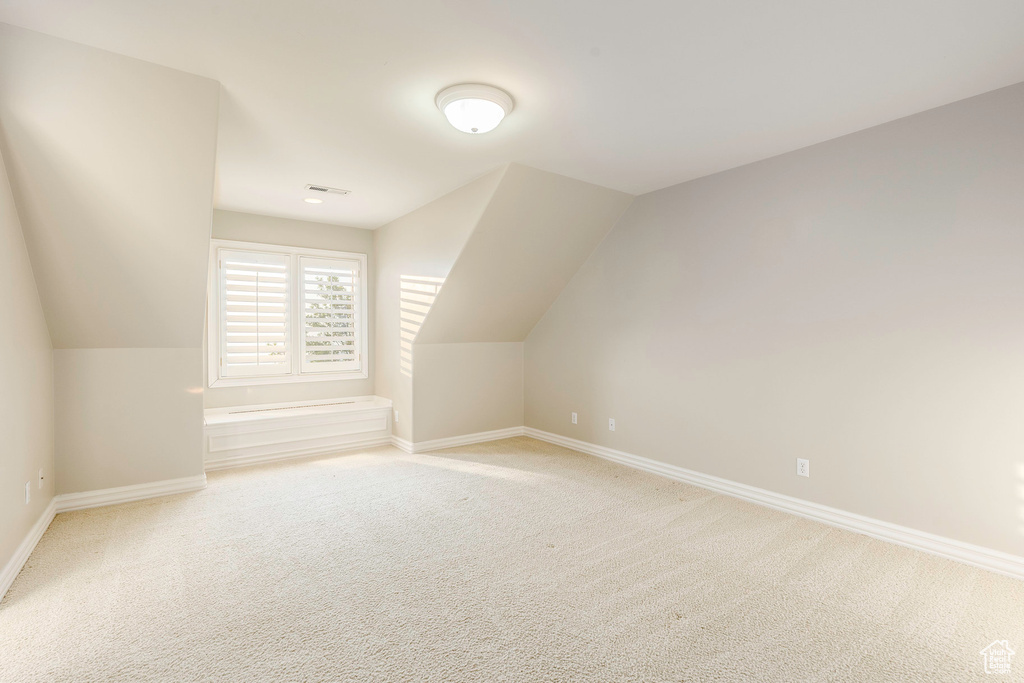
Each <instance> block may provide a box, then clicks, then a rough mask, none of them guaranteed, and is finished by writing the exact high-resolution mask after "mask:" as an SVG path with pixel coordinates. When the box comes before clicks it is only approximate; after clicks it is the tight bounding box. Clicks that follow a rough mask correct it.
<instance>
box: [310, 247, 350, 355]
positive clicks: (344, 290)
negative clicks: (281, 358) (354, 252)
mask: <svg viewBox="0 0 1024 683" xmlns="http://www.w3.org/2000/svg"><path fill="white" fill-rule="evenodd" d="M360 276H361V273H360V272H359V262H358V261H354V260H345V259H326V258H313V257H309V256H300V257H299V297H300V304H299V306H300V313H299V317H300V321H299V325H300V327H301V329H302V332H301V342H302V372H339V371H344V370H358V369H360V367H361V357H360V354H361V353H362V349H360V344H359V340H360V337H359V335H358V333H357V330H358V326H359V325H361V324H362V322H361V321H360V319H359V318H360V316H361V315H362V312H361V311H360V310H359V305H358V302H359V298H360V295H361V293H360V292H359V287H360V286H361V285H360Z"/></svg>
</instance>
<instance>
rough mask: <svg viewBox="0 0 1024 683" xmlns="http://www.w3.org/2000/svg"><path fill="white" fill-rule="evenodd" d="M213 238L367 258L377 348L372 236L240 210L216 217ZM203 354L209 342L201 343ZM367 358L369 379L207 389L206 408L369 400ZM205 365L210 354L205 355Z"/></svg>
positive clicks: (371, 325)
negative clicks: (288, 402)
mask: <svg viewBox="0 0 1024 683" xmlns="http://www.w3.org/2000/svg"><path fill="white" fill-rule="evenodd" d="M213 236H214V237H215V238H217V239H225V240H239V241H242V242H259V243H262V244H280V245H285V246H290V247H306V248H309V249H331V250H334V251H348V252H354V253H357V254H366V255H367V258H366V264H367V270H368V271H369V272H368V273H367V277H366V282H367V295H366V297H367V320H366V324H367V332H368V335H369V348H370V349H371V350H372V349H373V348H374V341H375V337H376V330H375V323H376V308H375V303H376V299H375V294H376V291H375V290H376V284H377V283H376V277H375V268H376V263H375V259H374V255H373V232H372V231H370V230H362V229H359V228H348V227H344V226H341V225H327V224H324V223H311V222H308V221H298V220H294V219H290V218H274V217H272V216H258V215H255V214H249V213H240V212H236V211H214V212H213ZM203 346H204V349H205V347H206V338H205V335H204V339H203ZM367 355H368V356H369V363H370V371H369V377H368V378H366V379H350V380H344V381H338V382H296V383H293V384H264V385H256V386H251V387H214V388H210V387H207V388H206V391H205V393H204V394H203V403H204V405H205V406H206V407H207V408H223V407H227V406H239V405H250V404H259V403H281V402H285V401H312V400H318V399H328V398H339V397H348V396H371V395H373V393H374V389H375V388H374V362H375V358H374V356H375V355H376V354H375V353H372V352H371V353H369V354H367ZM203 358H204V365H205V359H206V354H205V353H204V355H203ZM203 372H204V377H205V376H206V375H205V372H206V369H205V367H204V370H203Z"/></svg>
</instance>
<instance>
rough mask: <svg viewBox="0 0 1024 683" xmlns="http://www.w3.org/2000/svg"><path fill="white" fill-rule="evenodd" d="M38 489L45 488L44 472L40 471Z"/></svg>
mask: <svg viewBox="0 0 1024 683" xmlns="http://www.w3.org/2000/svg"><path fill="white" fill-rule="evenodd" d="M38 488H40V489H42V488H43V471H42V470H39V482H38Z"/></svg>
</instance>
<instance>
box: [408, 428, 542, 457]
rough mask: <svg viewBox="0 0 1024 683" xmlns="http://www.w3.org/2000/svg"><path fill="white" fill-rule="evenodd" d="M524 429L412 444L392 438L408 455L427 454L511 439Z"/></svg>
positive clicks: (494, 431)
mask: <svg viewBox="0 0 1024 683" xmlns="http://www.w3.org/2000/svg"><path fill="white" fill-rule="evenodd" d="M523 429H524V428H523V427H508V428H506V429H495V430H492V431H490V432H477V433H476V434H462V435H460V436H449V437H446V438H444V439H432V440H430V441H417V442H416V443H411V442H409V441H406V440H405V439H399V438H398V437H395V436H392V437H391V443H392V444H394V445H395V446H397V447H398V448H401V449H402V450H403V451H405V452H406V453H426V452H427V451H436V450H440V449H442V448H454V447H456V446H468V445H469V444H473V443H483V442H485V441H497V440H498V439H510V438H512V437H513V436H522V435H523Z"/></svg>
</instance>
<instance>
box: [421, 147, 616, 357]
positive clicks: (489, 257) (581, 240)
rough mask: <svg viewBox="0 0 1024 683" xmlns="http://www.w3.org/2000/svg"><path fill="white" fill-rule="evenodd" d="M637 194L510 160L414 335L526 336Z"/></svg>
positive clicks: (438, 339)
mask: <svg viewBox="0 0 1024 683" xmlns="http://www.w3.org/2000/svg"><path fill="white" fill-rule="evenodd" d="M632 199H633V197H632V196H631V195H628V194H625V193H623V192H617V191H615V190H609V189H608V188H605V187H599V186H597V185H592V184H590V183H584V182H582V181H579V180H573V179H572V178H566V177H565V176H560V175H556V174H554V173H548V172H545V171H540V170H537V169H535V168H528V167H526V166H521V165H519V164H512V165H510V166H509V167H508V168H507V169H506V171H505V173H504V175H503V176H502V178H501V182H500V183H499V184H498V187H497V188H496V189H495V191H494V194H493V196H492V197H491V200H490V202H489V203H488V204H487V208H486V209H485V210H484V212H483V215H481V217H480V220H479V221H478V223H477V225H476V228H475V229H474V230H473V232H472V234H471V235H470V236H469V239H468V240H467V241H466V244H465V246H464V247H463V248H462V252H461V253H460V254H459V257H458V259H457V260H456V261H455V264H454V265H453V266H452V269H451V271H450V272H449V273H448V277H447V279H446V280H445V283H444V286H443V287H442V288H441V291H440V293H439V294H438V295H437V299H436V300H435V301H434V304H433V306H432V307H431V309H430V312H429V314H428V315H427V318H426V321H425V322H424V323H423V327H422V328H421V329H420V331H419V334H418V335H417V337H416V343H421V344H440V343H459V342H516V341H523V340H524V339H526V335H527V334H529V333H530V330H531V329H533V326H534V325H535V324H536V322H537V321H538V320H540V318H541V316H542V315H544V312H545V311H547V310H548V308H549V307H550V306H551V303H552V302H553V301H554V300H555V298H557V297H558V295H559V293H560V292H561V291H562V288H563V287H565V285H566V283H567V282H569V280H570V279H571V278H572V276H573V275H574V274H575V273H576V271H577V270H579V268H580V266H581V265H583V262H584V261H585V260H586V259H587V257H588V256H589V255H590V253H591V252H592V251H593V250H594V248H595V247H596V246H597V244H598V242H600V241H601V239H602V238H603V237H604V236H605V235H606V234H607V233H608V231H609V230H611V228H612V226H613V225H614V224H615V222H616V221H617V220H618V219H619V217H620V216H621V215H622V212H623V211H624V210H625V209H626V207H627V206H628V205H629V203H630V202H631V201H632Z"/></svg>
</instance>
